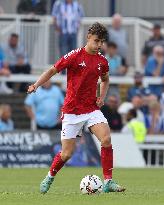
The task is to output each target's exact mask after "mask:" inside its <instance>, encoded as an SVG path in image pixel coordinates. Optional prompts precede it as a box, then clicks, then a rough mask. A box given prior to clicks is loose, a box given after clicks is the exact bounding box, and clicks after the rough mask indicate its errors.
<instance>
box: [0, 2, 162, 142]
mask: <svg viewBox="0 0 164 205" xmlns="http://www.w3.org/2000/svg"><path fill="white" fill-rule="evenodd" d="M40 7H42V9H39V12H41V13H38V12H37V8H40ZM45 9H46V7H45V1H37V0H35V1H29V2H27V1H20V2H19V5H18V13H24V14H26V13H33V12H34V13H35V14H45V12H46V10H45ZM52 16H53V19H54V25H55V30H56V31H57V32H58V34H59V50H60V56H62V55H64V54H66V53H68V52H69V51H71V50H72V49H74V48H76V47H77V45H76V38H77V32H78V29H79V27H80V21H81V18H82V17H83V16H84V11H83V8H82V6H81V4H79V3H78V2H77V1H73V0H66V1H58V0H57V1H55V2H54V4H53V7H52ZM122 21H123V19H122V16H121V15H120V14H114V15H113V17H112V25H111V27H109V39H107V41H106V42H105V43H104V47H103V48H102V53H103V54H104V55H105V56H106V58H107V60H108V63H109V67H110V70H109V74H110V76H125V75H128V71H129V66H128V60H127V59H128V56H127V55H128V48H129V42H128V33H127V32H126V30H125V29H124V27H123V26H122ZM141 60H142V65H143V68H144V69H143V72H142V71H141V72H138V71H137V72H135V73H134V85H133V86H131V87H130V88H129V89H128V90H127V92H126V96H124V99H126V100H124V101H122V98H121V96H120V91H119V86H118V85H111V86H110V88H109V91H108V94H107V98H106V101H105V105H104V106H103V107H102V108H101V111H102V112H103V114H104V116H105V117H106V118H107V120H108V123H109V125H110V127H111V131H112V132H122V133H127V132H132V133H133V134H134V136H135V140H136V142H138V143H141V142H143V141H144V139H145V135H146V134H164V86H163V84H161V85H150V86H148V87H144V86H143V78H144V77H145V76H154V77H158V76H160V77H163V76H164V37H163V35H162V34H161V26H160V25H159V24H154V27H153V29H152V36H151V37H150V38H149V39H148V40H147V41H146V42H145V45H144V47H143V49H142V51H141ZM15 73H17V74H19V73H24V74H30V73H31V65H30V61H29V59H28V55H27V52H26V49H25V48H24V45H23V44H22V42H21V40H20V36H19V35H18V34H16V33H12V34H11V35H10V36H9V39H8V42H5V44H4V45H1V47H0V75H2V76H9V75H10V74H15ZM110 76H109V77H110ZM26 87H27V85H26V84H24V83H23V84H14V85H13V84H11V83H8V84H5V83H1V84H0V93H6V94H10V93H12V92H25V91H26ZM63 100H64V96H63V93H62V91H61V89H60V88H59V87H58V86H55V85H52V84H51V82H47V83H46V84H44V85H43V86H42V87H40V88H39V89H38V91H37V92H36V93H33V94H31V95H28V96H27V97H26V98H25V102H24V104H25V112H26V114H27V116H28V117H29V119H30V120H35V121H36V126H37V129H58V128H59V129H60V128H61V121H60V114H61V113H60V109H61V106H62V104H63ZM13 129H14V126H13V121H12V120H11V108H10V106H9V105H1V106H0V131H4V130H6V131H9V130H13ZM137 136H138V137H137Z"/></svg>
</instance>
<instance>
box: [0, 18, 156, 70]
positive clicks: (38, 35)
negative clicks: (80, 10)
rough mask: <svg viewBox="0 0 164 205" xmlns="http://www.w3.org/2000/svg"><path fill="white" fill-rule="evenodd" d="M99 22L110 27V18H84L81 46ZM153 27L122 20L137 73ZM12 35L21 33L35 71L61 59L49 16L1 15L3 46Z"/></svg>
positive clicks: (0, 27)
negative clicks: (90, 28) (90, 26)
mask: <svg viewBox="0 0 164 205" xmlns="http://www.w3.org/2000/svg"><path fill="white" fill-rule="evenodd" d="M96 21H99V22H101V23H103V24H105V25H106V26H109V27H110V26H111V18H109V17H99V18H92V17H85V18H83V19H82V22H81V27H80V29H79V33H78V47H81V46H84V45H85V43H86V39H85V36H86V33H87V29H88V26H89V25H90V24H92V23H94V22H96ZM152 26H153V25H152V23H150V22H147V21H144V20H141V19H139V18H129V17H125V18H123V27H124V28H125V30H126V31H127V33H128V43H129V50H128V60H129V64H130V66H132V67H133V68H135V69H137V70H139V69H141V63H140V62H141V61H140V56H141V50H142V48H143V46H144V42H145V40H147V39H148V38H149V36H150V34H151V28H152ZM11 32H17V33H18V34H20V37H21V41H22V42H23V44H24V45H25V47H26V49H27V53H28V54H29V58H30V60H31V63H32V65H33V68H40V69H42V70H43V69H45V68H46V67H47V65H48V64H52V63H53V62H51V61H55V59H58V57H59V55H58V42H56V41H55V40H57V39H56V37H55V32H54V29H52V18H51V17H50V16H37V15H36V16H28V15H12V14H7V15H0V43H5V42H6V41H7V39H8V36H9V35H10V33H11ZM52 39H55V40H52ZM50 57H54V58H53V60H50Z"/></svg>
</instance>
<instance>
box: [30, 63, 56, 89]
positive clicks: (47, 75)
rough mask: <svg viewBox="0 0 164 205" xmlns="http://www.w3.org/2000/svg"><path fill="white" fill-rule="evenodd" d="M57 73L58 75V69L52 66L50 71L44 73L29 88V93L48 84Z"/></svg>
mask: <svg viewBox="0 0 164 205" xmlns="http://www.w3.org/2000/svg"><path fill="white" fill-rule="evenodd" d="M56 73H58V71H57V69H56V68H55V67H54V66H52V67H51V68H50V69H49V70H47V71H45V72H44V73H42V75H41V76H40V77H39V79H38V80H37V81H36V82H35V83H34V84H32V85H30V86H29V87H28V90H27V93H32V92H35V91H36V90H37V88H38V87H39V86H41V85H43V84H44V83H45V82H47V81H48V80H49V79H50V78H51V77H52V76H53V75H55V74H56Z"/></svg>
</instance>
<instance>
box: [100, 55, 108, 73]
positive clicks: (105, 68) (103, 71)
mask: <svg viewBox="0 0 164 205" xmlns="http://www.w3.org/2000/svg"><path fill="white" fill-rule="evenodd" d="M107 72H109V63H108V61H107V59H106V58H105V60H104V62H103V65H102V72H101V73H102V74H105V73H107Z"/></svg>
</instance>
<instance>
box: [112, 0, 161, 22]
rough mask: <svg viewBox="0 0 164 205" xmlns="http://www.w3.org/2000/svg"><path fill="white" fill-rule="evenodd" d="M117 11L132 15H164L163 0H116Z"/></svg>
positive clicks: (124, 14) (128, 15)
mask: <svg viewBox="0 0 164 205" xmlns="http://www.w3.org/2000/svg"><path fill="white" fill-rule="evenodd" d="M115 1H116V12H118V13H121V14H122V15H123V16H127V17H131V16H136V17H154V18H155V17H156V18H159V17H163V8H164V1H163V0H155V1H154V0H137V1H136V0H115Z"/></svg>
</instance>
